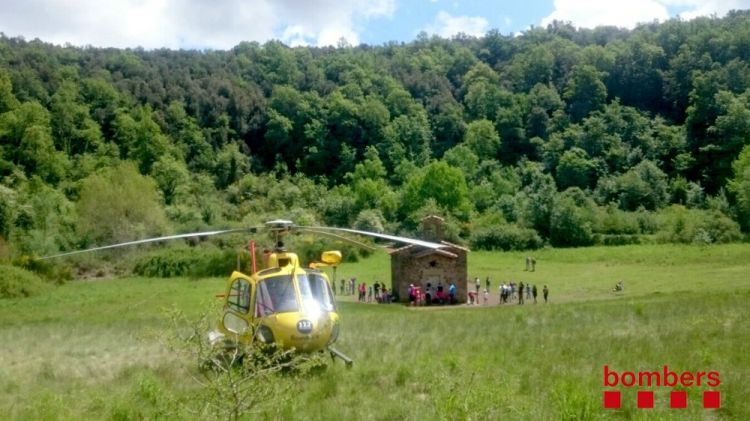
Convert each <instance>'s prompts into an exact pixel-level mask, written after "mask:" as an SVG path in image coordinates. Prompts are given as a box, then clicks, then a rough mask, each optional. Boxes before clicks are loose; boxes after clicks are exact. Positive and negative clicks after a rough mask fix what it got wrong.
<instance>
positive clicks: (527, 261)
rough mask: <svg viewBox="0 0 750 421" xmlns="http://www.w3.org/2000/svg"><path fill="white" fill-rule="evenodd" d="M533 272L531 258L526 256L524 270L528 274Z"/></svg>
mask: <svg viewBox="0 0 750 421" xmlns="http://www.w3.org/2000/svg"><path fill="white" fill-rule="evenodd" d="M530 270H531V257H529V256H526V268H524V270H523V271H524V272H528V271H530Z"/></svg>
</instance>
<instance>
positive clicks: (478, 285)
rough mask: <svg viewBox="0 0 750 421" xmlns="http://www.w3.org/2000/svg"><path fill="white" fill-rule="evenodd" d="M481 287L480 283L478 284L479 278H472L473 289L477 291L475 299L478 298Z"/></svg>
mask: <svg viewBox="0 0 750 421" xmlns="http://www.w3.org/2000/svg"><path fill="white" fill-rule="evenodd" d="M480 286H481V283H480V282H479V277H478V276H477V277H476V278H474V287H475V288H476V290H477V297H479V287H480Z"/></svg>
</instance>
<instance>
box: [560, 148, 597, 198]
mask: <svg viewBox="0 0 750 421" xmlns="http://www.w3.org/2000/svg"><path fill="white" fill-rule="evenodd" d="M595 175H596V164H595V163H594V162H593V161H591V160H590V159H589V157H588V154H586V151H584V150H583V149H580V148H572V149H569V150H567V151H565V153H563V155H562V157H561V158H560V163H559V164H558V166H557V185H558V186H559V187H560V189H561V190H565V189H567V188H568V187H580V188H582V189H585V188H589V187H591V186H593V184H594V182H595Z"/></svg>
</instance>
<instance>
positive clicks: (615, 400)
mask: <svg viewBox="0 0 750 421" xmlns="http://www.w3.org/2000/svg"><path fill="white" fill-rule="evenodd" d="M604 408H606V409H619V408H620V392H617V391H611V390H608V391H605V392H604Z"/></svg>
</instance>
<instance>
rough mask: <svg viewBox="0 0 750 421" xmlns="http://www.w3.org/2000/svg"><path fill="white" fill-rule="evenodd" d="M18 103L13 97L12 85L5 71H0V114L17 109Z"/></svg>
mask: <svg viewBox="0 0 750 421" xmlns="http://www.w3.org/2000/svg"><path fill="white" fill-rule="evenodd" d="M18 105H19V102H18V100H17V99H16V97H15V95H13V83H12V82H11V80H10V76H9V75H8V72H7V71H6V70H5V69H0V114H2V113H4V112H7V111H11V110H13V109H14V108H16V107H18Z"/></svg>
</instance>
